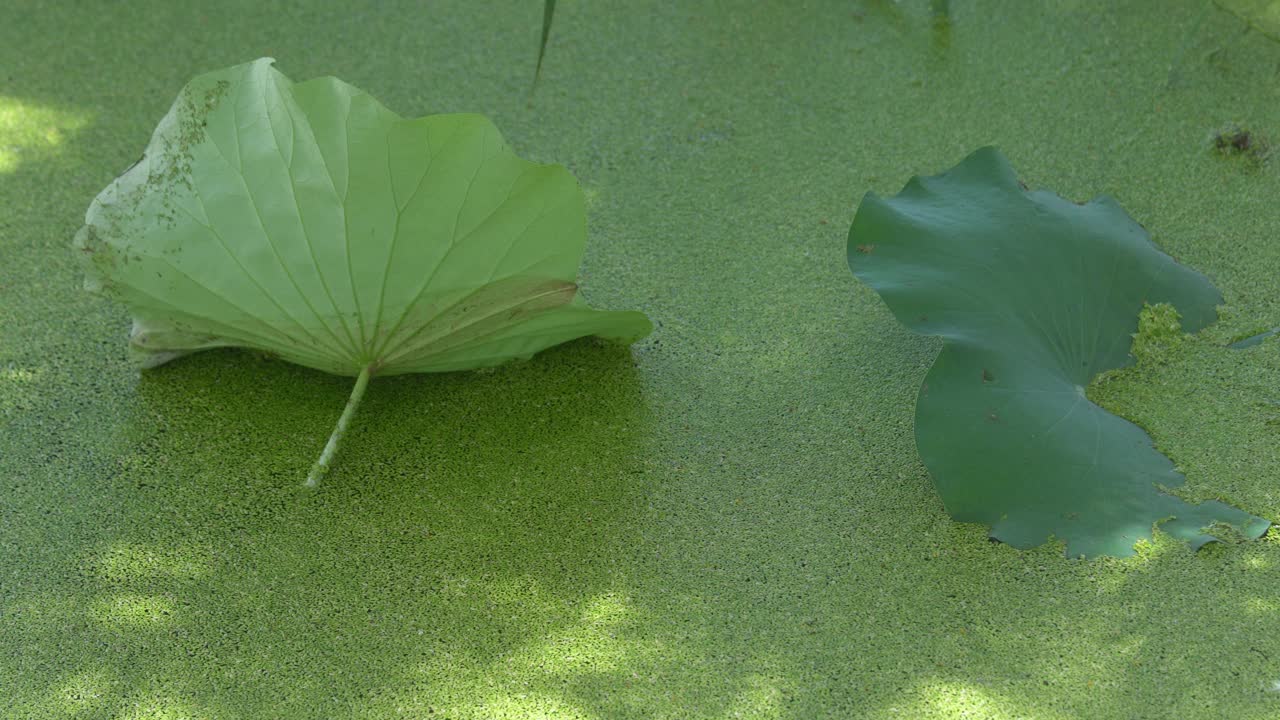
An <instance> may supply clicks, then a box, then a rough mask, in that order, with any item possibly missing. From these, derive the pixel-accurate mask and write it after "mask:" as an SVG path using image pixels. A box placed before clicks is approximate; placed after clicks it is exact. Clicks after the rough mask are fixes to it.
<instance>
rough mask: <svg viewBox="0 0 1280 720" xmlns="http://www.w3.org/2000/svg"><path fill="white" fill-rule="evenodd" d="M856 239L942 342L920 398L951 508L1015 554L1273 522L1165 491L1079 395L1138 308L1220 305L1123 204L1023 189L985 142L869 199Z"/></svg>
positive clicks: (1125, 361) (927, 443) (856, 258)
mask: <svg viewBox="0 0 1280 720" xmlns="http://www.w3.org/2000/svg"><path fill="white" fill-rule="evenodd" d="M848 247H849V251H848V258H849V265H850V267H851V268H852V269H853V273H854V275H856V276H857V277H858V278H859V279H860V280H862V281H863V282H865V283H867V284H868V285H870V286H871V287H872V288H873V289H875V291H876V292H877V293H879V294H880V297H881V299H883V300H884V302H885V304H886V305H888V307H889V309H890V310H891V311H893V314H894V315H895V316H896V317H897V318H898V320H899V321H900V322H901V323H902V324H903V325H906V326H907V327H908V328H910V329H911V330H913V331H915V332H917V333H920V334H924V335H935V336H938V337H941V338H942V339H943V341H944V344H943V347H942V351H941V352H940V353H939V354H938V357H937V359H936V360H935V361H934V363H933V366H932V367H931V368H930V369H929V372H928V375H927V376H926V378H925V381H924V385H923V386H922V389H921V392H920V394H919V396H918V398H917V401H916V446H917V448H918V449H919V451H920V457H921V459H922V460H923V461H924V464H925V466H926V467H927V468H928V469H929V473H930V475H931V476H932V478H933V482H934V485H935V486H936V487H937V489H938V493H939V494H940V495H941V496H942V500H943V503H944V504H945V505H946V507H947V510H948V511H949V512H950V513H951V515H952V517H954V518H955V519H957V520H960V521H963V522H976V523H983V524H986V525H989V526H990V527H991V537H993V538H995V539H998V540H1001V541H1004V542H1007V543H1009V544H1011V545H1013V546H1015V547H1018V548H1029V547H1034V546H1036V545H1040V544H1042V543H1043V542H1045V541H1046V540H1048V539H1049V537H1050V536H1053V537H1057V538H1058V539H1061V540H1064V541H1065V542H1066V545H1067V554H1068V555H1070V556H1094V555H1118V556H1125V555H1131V554H1133V552H1134V551H1133V546H1134V543H1135V542H1136V541H1137V540H1139V539H1141V538H1149V537H1151V533H1152V526H1153V524H1155V523H1161V522H1162V523H1163V524H1162V525H1161V528H1162V529H1163V530H1164V531H1165V532H1168V533H1170V534H1172V535H1174V536H1177V537H1179V538H1182V539H1184V540H1187V541H1189V542H1190V543H1191V544H1192V546H1194V547H1197V548H1198V547H1200V546H1201V545H1203V544H1204V543H1206V542H1208V541H1210V540H1213V539H1214V538H1213V537H1212V536H1210V535H1209V534H1207V533H1206V532H1205V529H1206V528H1208V527H1209V526H1211V525H1214V524H1217V523H1223V524H1228V525H1232V526H1234V527H1236V528H1237V529H1239V530H1240V531H1241V532H1242V533H1243V534H1244V535H1246V536H1248V537H1252V538H1256V537H1258V536H1260V535H1261V534H1262V533H1263V532H1265V530H1266V529H1267V527H1268V525H1269V523H1268V522H1267V521H1266V520H1263V519H1261V518H1257V517H1254V516H1252V515H1249V514H1247V513H1245V512H1242V511H1240V510H1237V509H1235V508H1232V507H1229V506H1227V505H1224V504H1222V503H1219V502H1206V503H1202V504H1200V505H1192V504H1190V503H1187V502H1185V501H1183V500H1181V499H1180V498H1178V497H1175V496H1173V495H1170V494H1168V493H1166V492H1163V490H1162V488H1172V487H1177V486H1179V485H1181V484H1182V483H1183V482H1184V481H1185V478H1184V477H1183V476H1182V474H1181V473H1179V472H1178V471H1177V470H1176V469H1175V468H1174V466H1173V463H1172V462H1170V461H1169V459H1168V458H1166V457H1165V456H1163V455H1161V454H1160V453H1159V452H1157V451H1156V450H1155V448H1154V447H1153V446H1152V442H1151V439H1150V438H1149V437H1148V436H1147V434H1146V433H1145V432H1143V430H1142V429H1141V428H1139V427H1137V426H1136V425H1134V424H1132V423H1130V422H1128V421H1126V420H1123V419H1121V418H1119V417H1116V416H1115V415H1112V414H1110V413H1108V412H1107V411H1105V410H1103V409H1102V408H1100V407H1098V406H1097V405H1095V404H1093V403H1092V402H1090V401H1089V399H1088V398H1087V397H1086V396H1085V391H1084V388H1085V387H1086V386H1087V385H1088V384H1089V381H1090V379H1091V378H1093V377H1094V376H1095V375H1097V374H1098V373H1100V372H1103V371H1105V370H1109V369H1112V368H1118V367H1123V366H1125V365H1129V364H1130V363H1131V362H1132V358H1131V357H1130V354H1129V349H1130V345H1131V343H1132V336H1133V333H1134V332H1135V331H1136V330H1137V326H1138V314H1139V312H1140V311H1141V309H1142V307H1143V304H1144V303H1150V304H1156V303H1169V304H1171V305H1173V306H1174V307H1175V308H1176V309H1177V311H1178V312H1179V313H1180V314H1181V317H1182V326H1183V328H1184V329H1185V330H1187V331H1189V332H1195V331H1197V330H1199V329H1201V328H1203V327H1205V326H1206V325H1208V324H1209V323H1211V322H1213V321H1214V320H1215V319H1216V317H1217V305H1218V303H1219V302H1221V296H1220V295H1219V294H1218V291H1217V289H1216V288H1214V287H1213V284H1212V283H1210V282H1209V280H1208V278H1206V277H1205V276H1203V275H1201V274H1200V273H1198V272H1196V271H1194V270H1191V269H1189V268H1187V267H1184V266H1182V265H1179V264H1178V263H1177V262H1175V261H1174V260H1173V259H1172V258H1170V257H1169V256H1168V255H1166V254H1165V253H1163V252H1161V251H1160V250H1159V249H1158V248H1157V247H1156V246H1155V244H1154V243H1152V242H1151V239H1150V238H1149V237H1148V235H1147V233H1146V231H1145V230H1143V229H1142V227H1141V226H1140V225H1138V224H1137V223H1136V222H1134V221H1133V219H1131V218H1130V217H1129V216H1128V215H1127V214H1125V212H1124V210H1123V209H1121V208H1120V206H1119V205H1117V204H1116V203H1115V201H1114V200H1111V199H1110V198H1105V197H1103V198H1099V199H1096V200H1093V201H1091V202H1089V203H1088V204H1085V205H1077V204H1075V203H1072V202H1069V201H1067V200H1064V199H1062V198H1061V197H1058V196H1057V195H1055V194H1053V193H1051V192H1047V191H1028V190H1025V189H1024V188H1022V187H1020V185H1019V182H1018V179H1017V176H1016V175H1015V174H1014V171H1013V168H1012V167H1011V166H1010V165H1009V162H1008V161H1007V160H1006V159H1005V158H1004V156H1002V155H1001V154H1000V153H999V151H997V150H995V149H994V148H984V149H981V150H978V151H977V152H975V153H974V154H973V155H970V156H969V157H968V158H966V159H965V160H964V161H963V162H961V163H960V164H959V165H957V166H956V167H955V168H953V169H951V170H949V171H947V172H945V173H943V174H941V175H937V176H934V177H923V178H922V177H917V178H913V179H912V180H911V181H910V182H909V183H907V185H906V187H905V188H903V190H902V192H901V193H899V194H898V195H896V196H894V197H891V198H881V197H878V196H876V195H875V194H874V193H868V194H867V196H866V197H865V198H863V201H862V204H861V205H860V206H859V208H858V212H857V215H856V216H855V218H854V221H853V226H852V227H851V228H850V230H849V246H848ZM864 247H875V249H876V250H875V252H874V253H867V252H863V251H861V250H860V248H864ZM926 389H927V390H926Z"/></svg>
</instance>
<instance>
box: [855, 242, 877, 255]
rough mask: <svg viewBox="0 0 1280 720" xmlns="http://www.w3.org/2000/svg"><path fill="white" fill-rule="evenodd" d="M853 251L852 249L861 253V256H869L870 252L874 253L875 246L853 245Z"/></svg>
mask: <svg viewBox="0 0 1280 720" xmlns="http://www.w3.org/2000/svg"><path fill="white" fill-rule="evenodd" d="M853 249H854V250H857V251H858V252H860V253H862V254H863V255H870V254H871V253H872V252H874V251H875V249H876V246H875V245H874V244H867V245H855V246H853Z"/></svg>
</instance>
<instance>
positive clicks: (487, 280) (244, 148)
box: [76, 58, 651, 471]
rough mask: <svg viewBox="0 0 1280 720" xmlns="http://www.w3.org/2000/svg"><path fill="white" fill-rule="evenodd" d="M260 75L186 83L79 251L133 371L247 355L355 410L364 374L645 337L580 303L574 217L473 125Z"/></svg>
mask: <svg viewBox="0 0 1280 720" xmlns="http://www.w3.org/2000/svg"><path fill="white" fill-rule="evenodd" d="M272 62H273V61H272V60H271V59H269V58H264V59H260V60H257V61H255V62H251V63H247V64H244V65H238V66H235V67H231V68H227V69H225V70H220V71H217V72H212V73H209V74H206V75H201V76H199V77H197V78H195V79H194V80H192V81H191V82H190V83H189V84H188V85H187V86H186V87H184V88H183V89H182V92H181V94H180V95H179V97H178V99H177V101H176V102H175V103H174V104H173V107H172V108H171V109H170V111H169V113H168V114H167V115H165V117H164V119H163V120H161V121H160V125H159V127H157V128H156V130H155V133H154V134H153V136H152V138H151V142H150V144H149V145H148V146H147V149H146V151H145V152H144V153H143V155H142V158H141V159H140V160H139V161H138V162H137V163H136V164H135V165H134V166H133V167H131V168H130V169H129V170H127V171H126V172H125V173H124V174H123V175H121V176H120V177H119V178H117V179H116V180H115V181H114V182H112V183H111V185H109V186H108V187H107V188H106V189H105V190H103V191H102V193H101V194H99V195H98V197H97V198H96V199H95V200H94V201H93V204H92V205H91V206H90V207H89V210H88V213H87V214H86V217H85V225H84V227H83V228H82V229H81V230H80V232H79V234H78V235H77V238H76V247H77V249H78V251H79V252H80V253H81V255H82V257H83V258H84V261H85V267H86V269H87V275H88V277H87V285H88V287H90V289H94V290H98V291H100V292H102V293H104V294H106V295H108V296H110V297H112V298H114V299H116V300H118V301H120V302H122V303H123V304H125V305H126V306H127V307H128V308H129V309H130V311H131V312H132V313H133V318H134V326H133V332H132V334H131V338H130V345H131V348H132V350H133V352H134V353H135V354H136V355H137V356H138V357H139V358H140V359H141V361H142V364H143V365H144V366H148V367H150V366H155V365H159V364H161V363H164V362H167V361H169V360H172V359H173V358H176V357H180V356H182V355H186V354H188V353H191V352H195V351H198V350H203V349H207V348H213V347H223V346H235V347H246V348H254V349H257V350H261V351H265V352H268V353H272V354H274V355H277V356H279V357H280V358H283V359H285V360H288V361H290V362H294V363H298V364H300V365H305V366H307V367H312V368H316V369H319V370H324V371H326V372H331V373H338V374H342V375H351V376H356V377H358V378H363V381H362V382H358V383H357V386H356V387H357V392H356V393H354V394H353V400H355V401H357V402H358V399H359V397H358V396H359V393H360V392H363V387H364V385H365V384H366V383H367V381H368V378H369V377H372V376H375V375H392V374H397V373H414V372H443V371H451V370H465V369H470V368H477V367H483V366H488V365H495V364H498V363H502V362H505V361H507V360H511V359H514V358H525V357H529V356H530V355H532V354H533V353H536V352H538V351H540V350H543V349H545V348H547V347H550V346H552V345H556V344H559V343H563V342H566V341H569V340H573V339H575V338H579V337H583V336H587V335H598V336H601V337H605V338H609V339H615V340H619V341H623V342H630V341H633V340H635V339H638V338H640V337H642V336H644V335H645V334H647V333H648V332H649V331H650V329H651V326H650V323H649V321H648V319H647V318H645V316H644V315H643V314H641V313H638V312H604V311H598V310H594V309H591V308H589V307H587V305H586V304H585V303H584V302H583V301H582V300H581V298H580V297H579V296H578V294H577V289H578V288H577V285H576V283H575V278H576V275H577V270H578V264H579V262H580V260H581V257H582V253H583V250H584V247H585V243H586V213H585V207H584V200H583V194H582V191H581V189H580V188H579V187H578V184H577V182H576V181H575V180H574V178H573V177H572V176H571V175H570V174H569V172H568V171H567V170H565V169H564V168H563V167H560V166H556V165H540V164H536V163H532V162H528V161H525V160H522V159H520V158H518V157H516V155H515V154H514V153H513V152H512V151H511V150H510V149H509V148H508V147H507V145H506V144H505V143H504V142H503V139H502V136H501V135H500V134H499V133H498V130H497V128H495V127H494V126H493V124H492V123H490V122H489V121H488V120H487V119H485V118H484V117H482V116H479V115H466V114H457V115H431V116H427V117H422V118H416V119H405V118H402V117H400V116H399V115H397V114H395V113H394V112H392V111H390V110H388V109H387V108H385V107H383V106H382V105H381V104H380V103H379V102H378V101H377V100H375V99H374V98H372V97H371V96H370V95H368V94H367V93H364V92H362V91H360V90H359V89H357V88H354V87H352V86H350V85H347V84H345V83H343V82H341V81H339V80H337V79H334V78H317V79H314V80H310V81H307V82H303V83H298V84H294V83H293V82H291V81H290V80H289V79H288V78H286V77H285V76H284V75H282V74H281V73H280V72H279V71H277V70H276V69H275V68H274V67H273V64H272ZM349 409H351V410H354V405H351V406H350V407H349ZM345 419H349V413H348V414H344V420H345ZM341 426H342V423H340V428H339V430H341ZM337 434H340V432H339V433H337ZM335 440H336V438H335ZM322 470H323V468H321V471H322Z"/></svg>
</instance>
